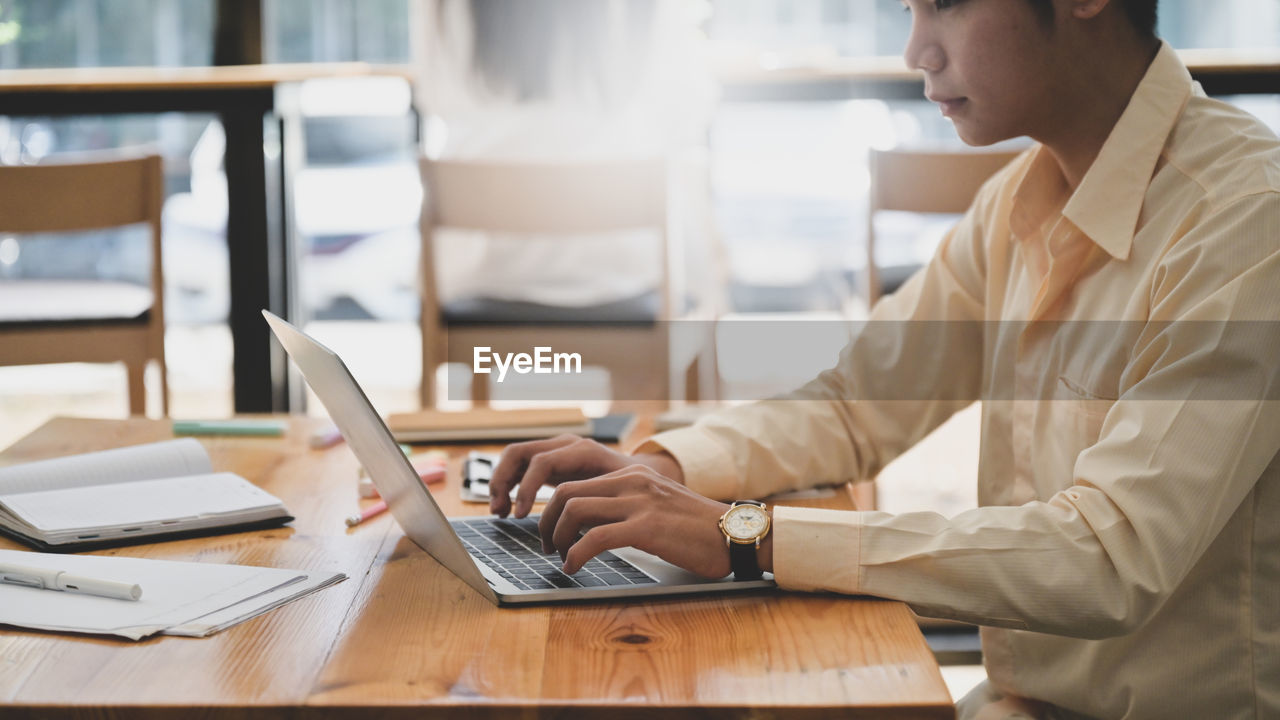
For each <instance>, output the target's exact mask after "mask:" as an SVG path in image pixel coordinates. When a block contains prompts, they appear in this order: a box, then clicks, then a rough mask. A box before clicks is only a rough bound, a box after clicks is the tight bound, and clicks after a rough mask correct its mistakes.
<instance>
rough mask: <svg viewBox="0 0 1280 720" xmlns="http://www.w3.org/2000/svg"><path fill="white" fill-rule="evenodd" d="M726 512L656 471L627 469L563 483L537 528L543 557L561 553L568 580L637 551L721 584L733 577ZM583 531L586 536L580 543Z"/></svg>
mask: <svg viewBox="0 0 1280 720" xmlns="http://www.w3.org/2000/svg"><path fill="white" fill-rule="evenodd" d="M521 492H522V493H523V489H522V491H521ZM728 509H729V506H728V505H726V504H724V503H721V502H716V501H715V500H711V499H709V498H706V497H703V496H702V495H699V494H698V493H696V492H694V491H692V490H690V489H689V488H687V487H685V486H684V485H682V484H680V483H678V482H676V481H674V480H672V479H670V478H667V477H663V476H662V475H661V474H660V473H658V472H657V471H656V470H654V469H653V468H651V467H648V466H646V465H629V466H627V467H624V468H622V469H620V470H616V471H614V472H611V473H609V474H607V475H603V476H601V477H597V478H593V479H590V480H576V481H570V482H565V483H561V484H560V486H559V487H557V488H556V494H555V495H554V496H553V497H552V498H551V502H549V503H547V507H546V509H545V510H543V512H542V520H541V521H540V522H539V524H538V529H539V530H540V531H541V533H542V550H543V552H551V551H552V550H553V549H554V550H556V551H558V552H559V553H560V557H561V558H562V559H563V560H564V571H565V572H566V573H568V574H573V573H575V572H577V571H578V570H580V569H581V568H582V566H583V565H584V564H586V562H587V561H588V560H590V559H591V558H593V557H595V556H596V555H598V554H600V553H602V552H604V551H605V550H613V549H616V548H623V547H635V548H639V549H640V550H644V551H645V552H647V553H650V554H652V555H657V556H658V557H660V558H662V559H663V560H666V561H667V562H669V563H671V564H672V565H677V566H679V567H682V568H684V569H686V570H689V571H691V572H694V573H697V574H698V575H701V576H703V577H708V578H720V577H724V576H725V575H728V574H729V548H728V546H727V545H726V544H725V538H724V534H723V533H721V532H720V527H719V524H718V521H719V520H720V516H721V515H723V514H724V513H725V511H727V510H728ZM587 528H590V529H587ZM583 529H587V532H586V534H584V535H581V536H580V535H579V533H580V532H581V531H582V530H583Z"/></svg>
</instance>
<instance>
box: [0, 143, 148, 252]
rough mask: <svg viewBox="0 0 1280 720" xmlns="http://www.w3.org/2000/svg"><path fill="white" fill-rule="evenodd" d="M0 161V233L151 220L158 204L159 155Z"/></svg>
mask: <svg viewBox="0 0 1280 720" xmlns="http://www.w3.org/2000/svg"><path fill="white" fill-rule="evenodd" d="M81 159H82V158H80V157H74V158H73V157H67V158H60V159H59V160H58V161H57V162H54V163H50V164H47V165H16V166H0V232H16V233H25V232H72V231H77V230H92V229H97V228H107V227H117V226H120V225H131V224H134V223H143V222H151V223H154V225H155V227H156V229H157V232H158V229H159V223H160V210H161V207H162V205H163V203H164V174H163V169H162V168H163V165H162V163H161V159H160V156H159V155H140V156H136V157H132V156H131V157H123V158H121V157H118V156H117V157H115V158H110V159H104V157H103V156H102V155H98V154H93V155H86V156H83V161H81Z"/></svg>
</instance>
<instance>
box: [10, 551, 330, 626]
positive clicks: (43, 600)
mask: <svg viewBox="0 0 1280 720" xmlns="http://www.w3.org/2000/svg"><path fill="white" fill-rule="evenodd" d="M0 563H6V564H13V565H23V566H28V567H42V568H48V569H57V570H63V571H66V572H70V573H76V574H80V575H86V576H89V577H94V578H102V579H109V580H116V581H120V582H129V583H137V584H138V585H141V586H142V599H141V600H137V601H130V600H115V599H112V598H102V597H95V596H92V595H81V594H77V593H69V592H58V591H53V590H39V589H35V588H28V587H21V586H17V585H10V584H7V583H0V624H7V625H15V626H18V627H26V628H33V629H40V630H60V631H67V632H82V633H93V634H104V635H119V636H121V637H126V638H130V639H133V640H139V639H141V638H144V637H146V636H148V635H153V634H155V633H158V632H163V631H165V630H168V629H170V628H175V627H177V628H181V627H183V626H186V625H187V624H188V623H192V622H193V621H196V620H199V619H207V618H214V619H219V618H220V619H222V620H223V621H224V622H225V621H226V620H228V619H235V618H239V619H248V618H249V617H253V616H255V615H258V614H261V613H262V612H265V611H266V610H269V609H271V608H273V607H278V606H279V605H281V604H283V603H284V602H288V601H289V600H292V599H294V598H296V597H299V596H300V595H303V594H307V593H309V592H313V591H314V590H315V589H316V587H317V580H316V578H320V583H319V586H326V585H327V584H331V583H333V582H337V581H340V580H342V579H345V577H346V576H345V575H342V574H341V573H315V574H314V575H315V576H316V577H313V574H312V573H308V572H306V571H301V570H279V569H274V568H262V567H253V566H248V565H223V564H214V563H188V562H170V561H164V560H148V559H144V558H127V557H103V556H95V555H59V554H54V553H34V552H23V551H19V550H0ZM229 608H234V613H235V614H234V616H228V615H226V614H224V615H217V613H219V612H220V611H223V610H227V609H229ZM237 621H238V620H237ZM229 624H234V622H231V623H229ZM229 624H222V625H220V626H214V627H213V628H212V630H209V632H212V631H216V630H218V629H222V627H227V626H229ZM201 634H208V633H207V632H205V633H201Z"/></svg>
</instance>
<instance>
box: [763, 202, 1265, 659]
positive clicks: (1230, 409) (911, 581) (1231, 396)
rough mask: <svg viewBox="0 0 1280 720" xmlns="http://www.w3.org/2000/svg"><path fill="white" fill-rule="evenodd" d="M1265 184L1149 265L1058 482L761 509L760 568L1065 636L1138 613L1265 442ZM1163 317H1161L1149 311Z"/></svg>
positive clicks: (1145, 610)
mask: <svg viewBox="0 0 1280 720" xmlns="http://www.w3.org/2000/svg"><path fill="white" fill-rule="evenodd" d="M1277 237H1280V194H1276V193H1263V194H1259V195H1256V196H1252V197H1247V198H1244V199H1242V200H1240V201H1237V202H1236V203H1234V204H1233V205H1232V206H1230V207H1229V208H1226V209H1224V210H1223V211H1221V212H1218V213H1217V214H1216V215H1214V216H1212V217H1209V218H1208V219H1206V220H1205V222H1203V223H1202V224H1201V225H1200V226H1198V227H1197V228H1195V229H1194V230H1193V231H1192V232H1191V233H1189V235H1188V236H1186V237H1184V238H1183V239H1182V240H1181V241H1179V243H1178V244H1177V246H1176V247H1174V248H1173V249H1172V250H1171V251H1170V252H1169V253H1168V255H1167V257H1166V258H1165V259H1164V260H1163V261H1162V262H1161V267H1160V272H1159V273H1157V281H1156V285H1155V287H1153V288H1152V296H1153V307H1152V316H1153V317H1154V318H1158V320H1154V321H1152V322H1150V323H1148V324H1147V326H1146V328H1145V329H1144V332H1143V334H1142V335H1141V337H1139V339H1138V341H1137V343H1136V345H1135V347H1134V349H1133V351H1132V354H1131V356H1130V358H1131V359H1130V362H1129V364H1128V366H1127V367H1126V370H1125V377H1124V379H1123V381H1122V386H1121V391H1122V392H1121V396H1120V398H1119V399H1118V400H1117V401H1116V402H1115V403H1114V405H1112V406H1111V408H1110V410H1109V411H1108V412H1107V414H1106V417H1105V420H1104V421H1103V425H1102V429H1101V434H1100V437H1099V440H1098V441H1097V442H1096V443H1095V444H1094V445H1092V446H1090V447H1088V448H1087V449H1086V450H1084V451H1083V452H1082V453H1080V455H1079V456H1078V457H1077V458H1076V461H1075V465H1074V469H1073V472H1074V484H1073V486H1071V487H1069V488H1067V489H1065V490H1063V491H1062V492H1060V493H1057V494H1056V495H1054V496H1053V497H1051V498H1049V499H1048V500H1046V501H1043V502H1041V501H1034V502H1030V503H1027V504H1026V505H1022V506H1018V507H985V508H979V509H977V510H973V511H969V512H966V513H962V514H960V515H958V516H956V517H954V518H951V519H947V518H944V517H942V516H940V515H936V514H932V513H910V514H903V515H897V516H894V515H889V514H886V513H877V512H861V513H859V512H854V513H841V512H833V511H813V510H804V509H795V508H778V509H777V510H776V511H775V528H776V531H775V532H776V534H775V539H774V566H775V576H776V578H777V580H778V583H779V585H781V586H783V587H787V588H792V589H802V590H835V591H839V592H846V593H866V594H871V595H878V596H882V597H888V598H893V599H898V600H903V601H906V602H908V603H910V604H911V605H912V606H913V607H915V608H916V609H917V611H919V612H921V613H922V614H926V615H931V616H936V617H947V618H955V619H960V620H966V621H969V622H974V623H977V624H983V625H995V626H1001V627H1009V628H1018V629H1027V630H1032V631H1036V632H1044V633H1053V634H1058V635H1067V636H1074V637H1085V638H1096V637H1109V636H1115V635H1120V634H1124V633H1127V632H1130V631H1132V630H1133V629H1135V628H1137V627H1139V626H1141V625H1142V624H1143V623H1145V622H1146V621H1147V620H1148V619H1149V618H1150V617H1151V616H1152V615H1153V614H1154V613H1155V612H1157V611H1158V609H1159V608H1160V606H1161V604H1162V603H1163V602H1164V600H1166V599H1167V598H1168V597H1169V596H1170V594H1172V592H1173V591H1174V589H1175V588H1177V587H1178V585H1179V584H1180V583H1182V582H1183V579H1184V578H1185V577H1187V575H1188V573H1190V572H1191V570H1192V568H1193V566H1194V565H1195V563H1196V562H1197V561H1198V559H1199V558H1200V557H1201V556H1202V555H1203V554H1204V552H1205V551H1206V549H1207V548H1208V547H1209V546H1210V544H1211V543H1213V542H1214V540H1215V538H1217V537H1218V535H1219V533H1220V532H1221V531H1222V529H1223V527H1224V526H1225V524H1226V523H1227V522H1228V520H1229V519H1230V518H1231V516H1232V514H1233V513H1234V512H1235V511H1236V509H1237V508H1238V507H1240V505H1241V504H1242V503H1243V502H1247V498H1248V497H1249V496H1250V494H1251V493H1252V492H1253V491H1254V488H1255V485H1256V483H1257V480H1258V478H1259V476H1260V475H1261V474H1262V473H1263V471H1264V470H1265V469H1266V468H1267V467H1268V465H1269V464H1270V463H1271V462H1272V461H1273V458H1275V457H1276V455H1277V451H1280V436H1278V435H1277V434H1276V432H1275V428H1277V427H1280V402H1277V399H1278V398H1280V366H1278V365H1277V363H1276V362H1275V358H1276V357H1280V331H1278V330H1277V325H1280V323H1277V322H1276V321H1275V319H1274V317H1273V314H1274V308H1276V307H1280V248H1277V243H1276V238H1277ZM1159 318H1163V319H1159Z"/></svg>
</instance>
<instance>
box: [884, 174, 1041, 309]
mask: <svg viewBox="0 0 1280 720" xmlns="http://www.w3.org/2000/svg"><path fill="white" fill-rule="evenodd" d="M1020 153H1021V150H956V151H921V150H897V149H895V150H871V152H870V156H869V158H868V166H869V169H870V171H871V193H870V209H869V211H868V212H867V271H866V297H867V307H873V306H875V304H876V301H877V300H879V299H880V296H881V295H882V294H884V293H885V292H886V291H888V292H892V291H893V290H895V289H897V287H898V286H899V285H901V284H902V282H903V281H904V280H906V277H907V275H909V272H907V270H910V269H899V270H898V271H897V272H896V273H895V272H886V271H885V269H883V268H881V267H880V266H879V264H878V263H877V261H876V227H875V218H876V213H877V212H879V211H881V210H896V211H901V212H914V213H963V212H964V211H965V210H968V209H969V205H970V204H972V203H973V198H974V196H976V195H977V194H978V189H979V188H980V187H982V183H984V182H986V180H987V178H989V177H991V176H992V175H994V174H995V173H996V172H997V171H998V170H1000V168H1003V167H1004V166H1005V165H1008V164H1009V161H1011V160H1013V159H1014V158H1015V157H1017V156H1018V155H1019V154H1020Z"/></svg>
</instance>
